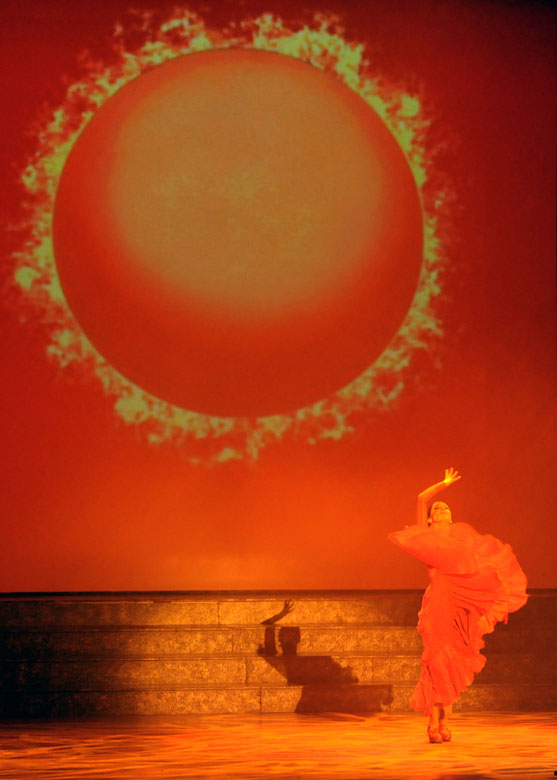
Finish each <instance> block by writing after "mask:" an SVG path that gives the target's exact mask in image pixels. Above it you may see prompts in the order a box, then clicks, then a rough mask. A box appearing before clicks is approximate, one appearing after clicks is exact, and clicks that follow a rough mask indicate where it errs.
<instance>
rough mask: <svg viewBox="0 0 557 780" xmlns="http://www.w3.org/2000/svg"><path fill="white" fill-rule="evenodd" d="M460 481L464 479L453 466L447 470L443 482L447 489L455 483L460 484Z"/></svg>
mask: <svg viewBox="0 0 557 780" xmlns="http://www.w3.org/2000/svg"><path fill="white" fill-rule="evenodd" d="M459 479H462V477H461V475H460V474H459V473H458V471H457V470H456V469H454V468H453V467H452V466H450V467H449V468H448V469H445V479H444V480H443V483H444V485H445V487H449V486H450V485H452V484H454V483H455V482H458V480H459Z"/></svg>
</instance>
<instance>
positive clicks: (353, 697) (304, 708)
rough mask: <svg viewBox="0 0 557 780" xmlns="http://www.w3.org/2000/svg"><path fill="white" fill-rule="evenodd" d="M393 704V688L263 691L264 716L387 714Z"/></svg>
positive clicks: (306, 687)
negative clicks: (266, 713) (282, 713)
mask: <svg viewBox="0 0 557 780" xmlns="http://www.w3.org/2000/svg"><path fill="white" fill-rule="evenodd" d="M392 702H393V691H392V687H391V686H389V685H357V684H353V685H349V684H348V685H345V684H339V685H303V686H288V687H287V688H279V687H276V688H275V687H268V688H267V687H262V689H261V711H262V712H298V713H311V712H344V713H357V712H383V711H386V710H389V709H390V707H391V704H392Z"/></svg>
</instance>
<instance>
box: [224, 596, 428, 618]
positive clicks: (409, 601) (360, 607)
mask: <svg viewBox="0 0 557 780" xmlns="http://www.w3.org/2000/svg"><path fill="white" fill-rule="evenodd" d="M292 601H293V603H294V607H293V610H292V612H291V613H290V614H289V615H287V616H286V617H285V618H283V619H282V620H281V623H280V624H281V625H288V626H291V625H297V626H309V625H327V626H333V625H401V626H405V625H415V624H416V623H417V619H418V610H419V608H420V604H421V597H420V596H417V595H416V594H409V596H408V595H406V594H404V595H403V596H400V595H399V596H381V595H374V596H368V597H364V596H362V597H360V598H359V599H334V598H333V599H330V598H327V597H325V596H324V597H323V598H320V599H308V598H297V597H296V595H295V594H293V595H292ZM283 604H284V599H281V600H265V599H254V598H251V599H248V598H247V599H238V600H226V601H222V602H220V603H219V623H220V624H221V625H260V624H262V623H263V621H265V620H269V619H270V618H273V616H275V615H277V614H279V613H280V612H281V610H282V608H283Z"/></svg>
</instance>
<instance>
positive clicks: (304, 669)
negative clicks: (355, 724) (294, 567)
mask: <svg viewBox="0 0 557 780" xmlns="http://www.w3.org/2000/svg"><path fill="white" fill-rule="evenodd" d="M293 609H294V604H293V602H292V601H290V600H286V601H285V602H284V606H283V609H282V610H281V611H280V612H279V613H278V614H276V615H273V616H272V617H270V618H267V619H266V620H264V621H262V625H265V626H266V628H265V638H264V644H263V645H260V646H259V647H258V650H257V652H258V654H259V655H260V656H262V657H263V658H265V660H266V661H267V663H268V664H269V665H270V666H272V667H273V669H276V671H277V672H279V674H281V675H282V676H283V677H284V678H285V679H286V683H287V685H301V686H302V694H301V697H300V700H299V701H298V704H297V706H296V710H295V711H296V712H298V713H304V712H305V713H309V712H343V713H356V712H380V711H382V710H384V709H386V708H387V707H388V706H389V705H390V704H391V703H392V700H393V694H392V686H390V685H362V684H358V683H359V680H358V677H357V676H356V675H355V674H354V672H353V670H352V668H351V667H350V666H348V665H345V666H343V665H342V664H341V663H339V662H338V661H336V660H335V659H334V658H333V657H332V656H331V655H309V654H305V653H304V654H298V646H299V644H300V642H301V639H302V635H301V631H300V628H299V627H298V626H281V627H280V628H278V631H277V626H276V623H277V622H278V620H280V619H281V618H282V617H285V616H286V615H288V614H290V613H291V612H292V611H293ZM277 638H278V646H279V647H280V652H279V651H278V649H277Z"/></svg>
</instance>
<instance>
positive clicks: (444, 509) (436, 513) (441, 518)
mask: <svg viewBox="0 0 557 780" xmlns="http://www.w3.org/2000/svg"><path fill="white" fill-rule="evenodd" d="M429 520H430V522H431V524H432V525H449V524H450V523H452V518H451V510H450V509H449V507H448V504H445V502H444V501H435V503H434V504H433V506H432V507H431V512H430V513H429Z"/></svg>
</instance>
